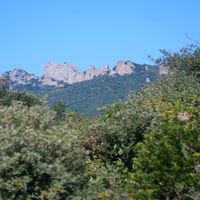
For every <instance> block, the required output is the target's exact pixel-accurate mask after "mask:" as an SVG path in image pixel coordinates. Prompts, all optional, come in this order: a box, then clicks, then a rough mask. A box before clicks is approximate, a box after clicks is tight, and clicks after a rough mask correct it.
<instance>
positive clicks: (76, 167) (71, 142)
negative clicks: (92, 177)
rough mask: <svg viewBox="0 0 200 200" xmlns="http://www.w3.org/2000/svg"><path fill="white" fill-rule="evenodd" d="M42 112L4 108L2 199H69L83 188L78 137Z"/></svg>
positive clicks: (0, 145)
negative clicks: (55, 123)
mask: <svg viewBox="0 0 200 200" xmlns="http://www.w3.org/2000/svg"><path fill="white" fill-rule="evenodd" d="M53 119H54V113H52V112H51V111H49V110H48V109H47V108H45V107H43V106H32V107H30V108H29V107H27V106H23V105H22V104H14V105H12V106H10V107H0V127H1V128H0V199H3V200H4V199H5V200H10V199H13V200H14V199H24V200H25V199H26V200H27V199H32V200H39V199H52V200H56V199H66V198H67V199H71V198H72V197H73V196H74V195H75V194H76V193H78V191H79V190H81V189H82V188H83V187H84V181H85V180H87V178H84V169H85V153H84V151H83V150H82V146H81V145H80V143H79V144H78V143H77V140H78V134H77V132H76V131H73V130H72V129H69V127H68V125H67V124H66V125H62V126H58V125H54V120H53Z"/></svg>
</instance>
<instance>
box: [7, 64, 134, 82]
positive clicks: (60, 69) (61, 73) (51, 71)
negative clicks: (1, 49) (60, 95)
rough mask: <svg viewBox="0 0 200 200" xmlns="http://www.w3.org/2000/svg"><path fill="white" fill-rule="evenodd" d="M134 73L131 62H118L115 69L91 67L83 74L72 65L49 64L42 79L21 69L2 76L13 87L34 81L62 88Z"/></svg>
mask: <svg viewBox="0 0 200 200" xmlns="http://www.w3.org/2000/svg"><path fill="white" fill-rule="evenodd" d="M134 72H135V66H134V64H133V63H132V62H131V61H122V60H121V61H118V62H117V63H116V65H115V67H114V68H111V69H110V68H109V66H108V65H102V66H101V67H99V68H96V67H95V66H94V65H91V66H89V68H88V69H87V70H86V71H85V72H79V71H78V69H77V67H76V65H74V64H69V63H66V62H64V63H62V64H60V63H55V62H49V63H47V64H46V66H45V69H44V75H43V76H42V77H37V76H34V75H32V74H28V73H27V72H26V71H25V70H23V69H21V68H15V69H14V70H12V71H9V72H6V73H5V74H4V76H7V77H9V80H10V81H11V82H12V84H13V85H17V84H29V83H33V81H34V84H39V85H51V86H64V85H65V84H73V83H77V82H81V81H86V80H91V79H93V78H95V77H99V76H103V75H108V76H115V75H117V74H118V75H126V74H132V73H134Z"/></svg>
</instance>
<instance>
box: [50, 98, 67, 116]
mask: <svg viewBox="0 0 200 200" xmlns="http://www.w3.org/2000/svg"><path fill="white" fill-rule="evenodd" d="M66 108H67V106H66V104H65V103H64V102H62V101H57V102H56V103H55V105H54V108H53V109H54V111H55V112H56V119H57V120H61V119H63V117H64V113H65V110H66Z"/></svg>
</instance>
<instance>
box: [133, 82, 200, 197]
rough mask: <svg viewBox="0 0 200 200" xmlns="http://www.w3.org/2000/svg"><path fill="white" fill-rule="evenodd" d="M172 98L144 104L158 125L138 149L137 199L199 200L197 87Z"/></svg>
mask: <svg viewBox="0 0 200 200" xmlns="http://www.w3.org/2000/svg"><path fill="white" fill-rule="evenodd" d="M184 84H186V85H187V84H188V80H187V79H186V80H185V82H184ZM184 84H182V85H181V87H182V86H183V85H184ZM179 89H180V88H179ZM172 91H173V90H172ZM172 94H173V95H170V96H168V98H165V95H163V96H161V95H160V96H159V97H157V98H154V99H152V101H148V102H147V103H148V104H150V105H152V108H154V110H155V111H156V112H157V113H158V115H159V123H157V125H156V126H154V128H153V129H152V130H151V131H150V133H146V134H145V139H144V142H142V143H140V144H138V145H137V149H138V155H137V158H134V161H133V167H134V170H135V173H133V174H132V181H133V182H134V184H133V186H132V188H135V189H134V190H132V191H134V198H136V199H152V200H153V199H183V200H189V199H191V200H192V199H195V198H196V199H198V197H197V195H199V193H200V191H199V188H200V182H199V180H200V159H199V158H200V145H199V142H200V125H199V124H200V114H199V113H200V87H199V85H198V84H197V83H196V84H195V85H193V84H192V83H191V84H190V87H185V88H184V90H183V91H181V92H180V91H179V90H177V89H176V93H174V91H173V93H172Z"/></svg>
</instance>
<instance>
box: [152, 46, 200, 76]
mask: <svg viewBox="0 0 200 200" xmlns="http://www.w3.org/2000/svg"><path fill="white" fill-rule="evenodd" d="M160 52H161V53H162V56H161V57H160V58H159V59H157V60H156V62H157V63H158V64H163V65H164V66H166V67H167V68H169V69H170V70H171V71H172V72H173V73H174V72H175V73H180V72H183V73H186V74H187V75H194V76H196V77H198V78H199V77H200V46H199V44H191V45H187V46H186V47H184V48H181V49H180V51H179V52H175V53H171V52H169V51H167V50H165V49H162V50H160Z"/></svg>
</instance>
